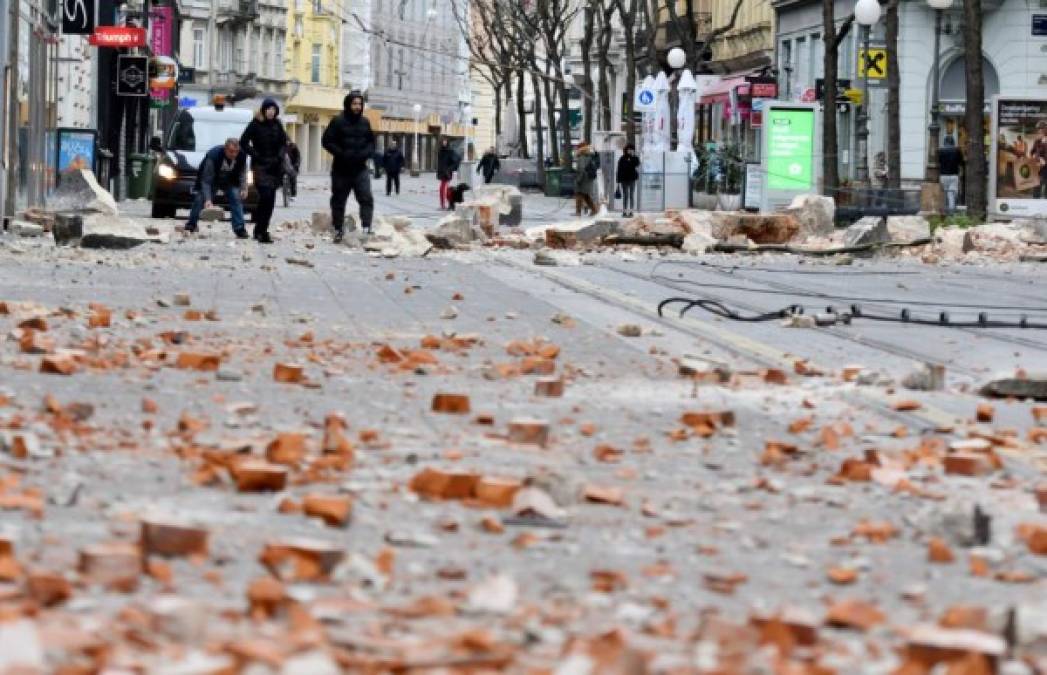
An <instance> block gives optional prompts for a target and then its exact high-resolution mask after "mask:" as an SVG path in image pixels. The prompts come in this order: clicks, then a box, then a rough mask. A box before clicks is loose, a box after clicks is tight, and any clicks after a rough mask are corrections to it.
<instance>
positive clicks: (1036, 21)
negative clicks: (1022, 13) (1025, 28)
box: [1032, 14, 1047, 37]
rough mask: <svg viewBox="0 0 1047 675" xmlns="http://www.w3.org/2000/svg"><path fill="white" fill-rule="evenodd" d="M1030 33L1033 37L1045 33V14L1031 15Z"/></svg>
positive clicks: (1046, 19)
mask: <svg viewBox="0 0 1047 675" xmlns="http://www.w3.org/2000/svg"><path fill="white" fill-rule="evenodd" d="M1032 34H1033V36H1034V37H1036V36H1045V35H1047V14H1033V15H1032Z"/></svg>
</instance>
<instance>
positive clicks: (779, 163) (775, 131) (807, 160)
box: [765, 108, 814, 192]
mask: <svg viewBox="0 0 1047 675" xmlns="http://www.w3.org/2000/svg"><path fill="white" fill-rule="evenodd" d="M765 133H766V134H767V187H768V188H770V189H771V190H797V191H801V192H809V191H812V190H814V111H813V110H803V109H792V108H771V110H770V113H769V114H768V115H767V120H766V130H765Z"/></svg>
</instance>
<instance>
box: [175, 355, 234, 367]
mask: <svg viewBox="0 0 1047 675" xmlns="http://www.w3.org/2000/svg"><path fill="white" fill-rule="evenodd" d="M221 365H222V357H221V356H220V355H218V354H203V353H198V352H182V353H181V354H179V355H178V359H177V360H176V361H175V368H179V369H181V370H199V371H203V372H214V371H216V370H218V368H219V367H220V366H221Z"/></svg>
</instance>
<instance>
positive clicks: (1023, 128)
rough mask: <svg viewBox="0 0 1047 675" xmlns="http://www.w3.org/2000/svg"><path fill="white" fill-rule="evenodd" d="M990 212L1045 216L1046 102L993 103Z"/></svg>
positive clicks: (1010, 100) (998, 99)
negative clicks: (991, 209)
mask: <svg viewBox="0 0 1047 675" xmlns="http://www.w3.org/2000/svg"><path fill="white" fill-rule="evenodd" d="M993 124H994V126H995V129H994V132H995V133H993V157H994V159H995V161H994V162H993V166H994V167H995V170H994V171H993V172H992V174H993V175H992V179H993V180H992V185H991V189H992V201H991V203H992V204H993V211H994V212H995V213H996V214H998V215H1001V216H1002V215H1007V216H1018V217H1022V216H1041V215H1047V99H1032V98H1023V99H1014V98H1001V97H996V98H995V99H994V100H993Z"/></svg>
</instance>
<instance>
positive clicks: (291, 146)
mask: <svg viewBox="0 0 1047 675" xmlns="http://www.w3.org/2000/svg"><path fill="white" fill-rule="evenodd" d="M287 159H288V160H290V162H291V168H292V169H294V173H293V174H291V196H292V197H297V196H298V174H300V173H301V172H302V151H301V150H299V149H298V145H297V144H295V142H294V141H291V140H288V141H287Z"/></svg>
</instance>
